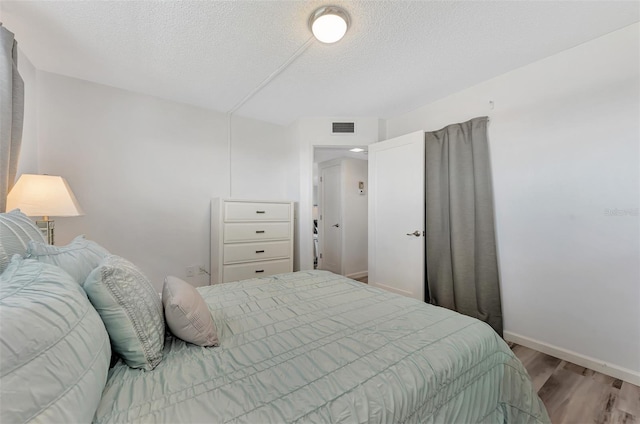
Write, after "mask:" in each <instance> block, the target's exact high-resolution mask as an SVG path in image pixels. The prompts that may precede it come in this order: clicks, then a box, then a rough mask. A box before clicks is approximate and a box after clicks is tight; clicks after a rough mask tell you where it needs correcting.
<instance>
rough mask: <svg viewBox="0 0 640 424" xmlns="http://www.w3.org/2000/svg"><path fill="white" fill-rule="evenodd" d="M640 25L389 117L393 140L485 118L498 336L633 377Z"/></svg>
mask: <svg viewBox="0 0 640 424" xmlns="http://www.w3.org/2000/svg"><path fill="white" fill-rule="evenodd" d="M639 30H640V27H639V25H638V24H636V25H632V26H630V27H627V28H625V29H622V30H619V31H617V32H614V33H611V34H609V35H606V36H604V37H601V38H598V39H596V40H593V41H591V42H588V43H585V44H582V45H580V46H577V47H575V48H573V49H570V50H567V51H565V52H562V53H560V54H557V55H555V56H552V57H549V58H546V59H544V60H541V61H539V62H536V63H533V64H530V65H528V66H525V67H523V68H520V69H517V70H515V71H512V72H510V73H507V74H505V75H502V76H500V77H497V78H495V79H492V80H489V81H486V82H485V83H482V84H479V85H477V86H474V87H472V88H469V89H467V90H465V91H462V92H460V93H457V94H455V95H452V96H449V97H447V98H445V99H442V100H440V101H437V102H434V103H431V104H429V105H426V106H424V107H422V108H420V109H418V110H416V111H413V112H411V113H408V114H406V115H403V116H400V117H397V118H393V119H389V120H388V121H387V131H388V134H387V135H388V137H395V136H398V135H401V134H404V133H408V132H412V131H415V130H418V129H425V130H436V129H439V128H441V127H443V126H446V125H447V124H450V123H454V122H461V121H465V120H467V119H470V118H473V117H475V116H481V115H489V116H490V118H491V123H490V125H489V137H490V146H491V160H492V169H493V176H494V191H495V205H496V226H497V229H496V231H497V236H498V238H497V241H498V250H499V262H500V269H501V278H502V282H501V283H502V296H503V311H504V319H505V334H506V335H508V334H511V335H515V336H521V337H524V339H523V340H530V341H532V342H534V343H538V342H539V346H543V347H544V346H547V347H550V348H552V349H553V348H555V349H557V351H558V352H562V351H566V352H570V353H571V352H573V353H577V354H579V355H582V356H585V357H587V358H588V359H590V360H593V362H595V363H600V364H603V363H604V364H606V365H607V366H608V367H611V368H615V370H614V371H615V372H618V371H621V372H622V374H624V373H627V374H626V375H627V376H628V375H630V374H633V375H635V376H636V377H640V259H639V258H640V249H639V230H640V227H639V220H638V203H639V199H638V197H639V192H640V187H639V149H638V147H639V134H640V124H639V117H640V110H639V103H640V97H639V90H640V83H639V79H640V72H639V62H640V60H639V51H640V45H639V44H640V42H639V38H638V33H639ZM489 101H494V102H495V109H494V110H491V109H490V108H489V103H488V102H489ZM608 210H618V211H620V212H617V213H618V214H619V215H618V216H608V215H607V211H608ZM618 374H619V375H621V374H620V373H618ZM636 381H637V380H636ZM636 384H637V383H636Z"/></svg>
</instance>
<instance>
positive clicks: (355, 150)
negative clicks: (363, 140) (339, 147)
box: [349, 147, 364, 153]
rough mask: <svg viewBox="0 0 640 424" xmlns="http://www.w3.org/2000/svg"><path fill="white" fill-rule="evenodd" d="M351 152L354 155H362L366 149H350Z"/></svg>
mask: <svg viewBox="0 0 640 424" xmlns="http://www.w3.org/2000/svg"><path fill="white" fill-rule="evenodd" d="M349 151H350V152H354V153H360V152H364V149H361V148H360V147H354V148H353V149H349Z"/></svg>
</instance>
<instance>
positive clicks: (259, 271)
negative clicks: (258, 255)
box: [256, 269, 264, 274]
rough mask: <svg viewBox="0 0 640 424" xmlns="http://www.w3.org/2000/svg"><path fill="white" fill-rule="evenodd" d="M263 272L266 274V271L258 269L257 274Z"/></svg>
mask: <svg viewBox="0 0 640 424" xmlns="http://www.w3.org/2000/svg"><path fill="white" fill-rule="evenodd" d="M261 272H264V269H256V274H260V273H261Z"/></svg>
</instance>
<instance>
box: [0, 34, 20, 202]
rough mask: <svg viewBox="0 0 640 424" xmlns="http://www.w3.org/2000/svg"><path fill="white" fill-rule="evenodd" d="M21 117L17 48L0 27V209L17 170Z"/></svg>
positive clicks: (12, 39)
mask: <svg viewBox="0 0 640 424" xmlns="http://www.w3.org/2000/svg"><path fill="white" fill-rule="evenodd" d="M23 116H24V82H23V81H22V78H21V77H20V74H19V73H18V47H17V43H16V41H15V40H14V38H13V33H11V32H10V31H9V30H7V29H6V28H5V27H3V26H0V212H5V210H6V207H7V194H8V193H9V190H11V188H12V187H13V184H14V182H15V179H16V172H17V170H18V156H19V155H20V144H21V142H22V119H23Z"/></svg>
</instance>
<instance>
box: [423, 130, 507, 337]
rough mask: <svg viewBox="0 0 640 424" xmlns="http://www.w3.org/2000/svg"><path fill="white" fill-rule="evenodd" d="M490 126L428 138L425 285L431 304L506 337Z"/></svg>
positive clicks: (430, 133)
mask: <svg viewBox="0 0 640 424" xmlns="http://www.w3.org/2000/svg"><path fill="white" fill-rule="evenodd" d="M487 122H488V118H486V117H481V118H475V119H472V120H470V121H468V122H464V123H461V124H454V125H449V126H448V127H446V128H443V129H441V130H439V131H434V132H428V133H426V134H425V158H426V159H425V160H426V173H425V175H426V184H425V190H426V244H427V246H426V247H427V248H426V255H427V258H426V262H427V285H428V289H429V293H430V297H431V301H432V303H434V304H436V305H439V306H443V307H445V308H449V309H453V310H455V311H458V312H460V313H462V314H465V315H469V316H472V317H474V318H478V319H479V320H481V321H485V322H486V323H488V324H489V325H490V326H491V327H493V329H494V330H495V331H496V332H497V333H498V334H500V335H501V336H502V305H501V302H500V282H499V277H498V262H497V255H496V240H495V224H494V212H493V190H492V185H491V168H490V163H489V143H488V139H487Z"/></svg>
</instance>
